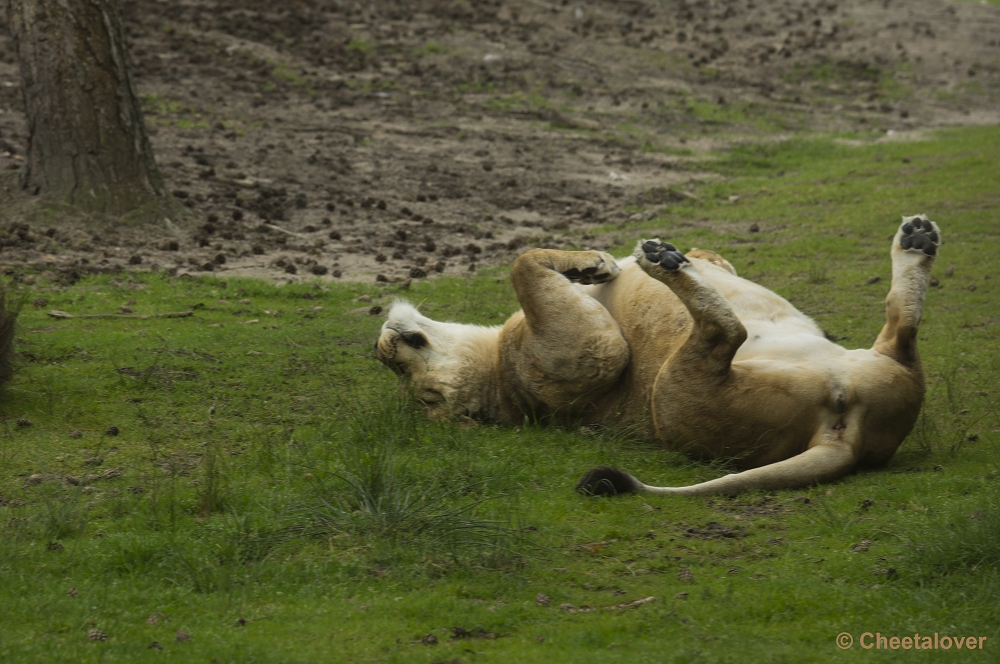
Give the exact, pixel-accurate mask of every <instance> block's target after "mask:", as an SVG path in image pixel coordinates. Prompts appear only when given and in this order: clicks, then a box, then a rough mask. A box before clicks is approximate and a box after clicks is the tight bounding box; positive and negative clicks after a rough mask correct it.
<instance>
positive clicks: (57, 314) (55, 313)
mask: <svg viewBox="0 0 1000 664" xmlns="http://www.w3.org/2000/svg"><path fill="white" fill-rule="evenodd" d="M49 316H52V317H53V318H60V319H69V318H134V319H136V320H146V319H149V318H187V317H188V316H194V312H193V311H172V312H170V313H166V314H147V315H145V316H139V315H136V314H70V313H66V312H65V311H59V310H58V309H53V310H52V311H50V312H49Z"/></svg>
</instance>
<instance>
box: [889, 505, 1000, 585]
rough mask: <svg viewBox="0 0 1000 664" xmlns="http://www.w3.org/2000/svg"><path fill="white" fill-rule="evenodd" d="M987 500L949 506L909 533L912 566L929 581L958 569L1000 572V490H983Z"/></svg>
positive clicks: (959, 571) (957, 571)
mask: <svg viewBox="0 0 1000 664" xmlns="http://www.w3.org/2000/svg"><path fill="white" fill-rule="evenodd" d="M980 495H982V496H983V500H982V501H981V502H980V503H979V504H977V505H975V506H973V507H971V508H970V506H969V505H968V503H966V502H964V501H963V502H962V503H961V504H960V506H956V505H953V506H949V508H948V509H947V510H945V511H942V512H939V513H937V514H935V515H933V516H931V517H930V518H929V519H928V520H927V521H926V522H925V524H924V525H923V527H922V528H920V529H919V530H917V531H916V532H914V533H913V534H911V535H909V536H908V537H906V538H905V539H907V540H908V546H907V547H906V550H907V551H908V552H909V553H908V558H909V565H910V567H911V568H913V569H916V570H919V573H920V577H921V578H922V579H924V580H927V581H933V580H940V579H943V578H944V577H946V576H949V575H951V574H956V573H973V574H975V573H981V572H985V571H992V572H994V573H996V572H1000V491H997V490H996V489H995V488H994V489H992V490H991V491H989V492H984V493H983V494H980Z"/></svg>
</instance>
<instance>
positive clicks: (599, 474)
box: [576, 466, 642, 496]
mask: <svg viewBox="0 0 1000 664" xmlns="http://www.w3.org/2000/svg"><path fill="white" fill-rule="evenodd" d="M641 488H642V484H641V483H640V482H639V480H637V479H635V478H634V477H632V476H631V475H629V474H628V473H626V472H625V471H624V470H618V469H617V468H612V467H610V466H598V467H597V468H594V469H593V470H591V471H590V472H588V473H587V474H586V475H584V476H583V479H581V480H580V482H579V483H578V484H577V485H576V490H577V491H579V492H580V493H582V494H583V495H585V496H617V495H618V494H620V493H634V492H636V491H638V490H639V489H641Z"/></svg>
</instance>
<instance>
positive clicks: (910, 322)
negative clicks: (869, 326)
mask: <svg viewBox="0 0 1000 664" xmlns="http://www.w3.org/2000/svg"><path fill="white" fill-rule="evenodd" d="M941 242H942V238H941V230H940V229H939V228H938V225H937V224H936V223H934V222H933V221H931V220H929V219H928V218H927V215H924V214H919V215H916V216H913V217H903V222H902V223H901V224H900V225H899V230H898V231H896V235H895V236H894V237H893V239H892V249H891V250H890V255H891V256H892V286H891V287H890V289H889V295H888V296H886V299H885V315H886V323H885V326H884V327H883V328H882V331H881V332H880V333H879V335H878V338H877V339H876V340H875V345H874V346H872V348H873V349H874V350H876V351H878V352H880V353H882V354H884V355H888V356H889V357H891V358H893V359H894V360H896V361H897V362H899V363H900V364H903V365H907V366H909V365H914V364H916V363H918V362H919V356H918V355H917V327H918V326H919V325H920V317H921V315H922V314H923V309H924V297H925V296H926V295H927V287H928V285H929V284H930V280H931V268H933V267H934V257H935V256H937V252H938V247H940V246H941Z"/></svg>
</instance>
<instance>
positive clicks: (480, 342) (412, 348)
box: [375, 301, 500, 414]
mask: <svg viewBox="0 0 1000 664" xmlns="http://www.w3.org/2000/svg"><path fill="white" fill-rule="evenodd" d="M499 334H500V328H499V327H482V326H479V325H461V324H458V323H442V322H439V321H435V320H431V319H430V318H427V317H426V316H424V315H422V314H421V313H420V312H419V311H417V309H416V307H414V306H413V305H411V304H410V303H409V302H405V301H400V302H396V303H394V304H393V305H392V307H391V308H390V309H389V316H388V318H387V320H386V321H385V323H383V324H382V330H381V332H380V334H379V338H378V341H377V342H376V343H375V355H376V356H377V357H378V359H379V361H380V362H382V364H384V365H386V366H387V367H389V368H390V369H392V370H393V371H394V372H396V374H398V375H399V376H401V377H402V378H404V379H405V380H406V382H407V384H408V386H409V387H410V388H411V389H412V390H413V395H414V396H415V397H416V398H417V399H419V400H421V401H423V402H424V403H426V404H433V405H435V406H439V407H440V408H442V409H444V410H446V411H449V412H450V413H455V414H474V413H478V412H480V411H481V410H482V409H483V408H484V407H485V408H488V407H489V404H488V403H487V402H488V401H489V397H488V396H487V394H488V391H489V388H490V383H492V381H491V380H490V376H491V375H492V367H493V364H494V361H495V359H496V354H497V341H498V338H499Z"/></svg>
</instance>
